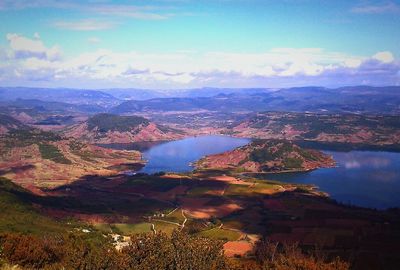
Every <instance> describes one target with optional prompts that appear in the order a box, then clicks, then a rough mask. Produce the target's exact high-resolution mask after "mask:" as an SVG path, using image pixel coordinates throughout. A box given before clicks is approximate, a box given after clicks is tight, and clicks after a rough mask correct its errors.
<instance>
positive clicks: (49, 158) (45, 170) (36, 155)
mask: <svg viewBox="0 0 400 270" xmlns="http://www.w3.org/2000/svg"><path fill="white" fill-rule="evenodd" d="M0 161H1V162H0V176H4V177H7V178H9V179H11V180H13V181H14V182H16V183H18V184H20V185H22V186H24V187H26V188H29V189H31V190H36V188H37V187H54V186H59V185H62V184H65V183H70V182H71V181H75V180H77V179H79V178H81V177H83V176H85V175H93V174H100V175H109V174H113V173H117V172H118V171H119V167H120V166H124V168H127V169H138V168H140V167H141V166H142V160H141V155H140V153H139V152H136V151H119V150H112V149H105V148H102V147H99V146H95V145H91V144H87V143H82V142H80V141H77V140H75V139H66V138H64V137H61V136H59V135H57V134H55V133H52V132H44V131H41V130H37V129H28V130H26V129H16V130H12V131H11V132H9V133H7V134H4V135H2V136H0ZM36 191H38V190H36Z"/></svg>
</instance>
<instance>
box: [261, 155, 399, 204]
mask: <svg viewBox="0 0 400 270" xmlns="http://www.w3.org/2000/svg"><path fill="white" fill-rule="evenodd" d="M323 152H325V153H326V154H329V155H332V156H333V158H334V159H335V160H336V162H337V165H338V167H337V168H329V169H318V170H315V171H312V172H308V173H288V174H274V175H269V176H268V178H269V179H274V180H280V181H285V182H292V183H304V184H315V185H317V186H318V187H319V188H320V190H322V191H325V192H328V193H329V195H330V196H331V197H332V198H334V199H336V200H337V201H340V202H344V203H349V204H353V205H358V206H365V207H372V208H380V209H383V208H388V207H400V153H396V152H379V151H350V152H337V151H323Z"/></svg>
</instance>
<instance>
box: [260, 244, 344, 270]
mask: <svg viewBox="0 0 400 270" xmlns="http://www.w3.org/2000/svg"><path fill="white" fill-rule="evenodd" d="M256 259H257V262H258V264H259V265H261V267H262V269H274V270H292V269H307V270H346V269H349V268H350V265H349V264H348V263H346V262H344V261H342V260H340V259H339V258H334V260H332V261H327V260H326V259H325V258H323V257H322V256H319V255H318V253H317V252H315V251H314V252H310V253H309V254H306V253H303V252H302V251H301V250H300V249H299V248H298V247H297V245H279V244H278V243H270V242H268V241H260V242H259V243H258V245H257V247H256Z"/></svg>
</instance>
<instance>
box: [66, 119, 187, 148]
mask: <svg viewBox="0 0 400 270" xmlns="http://www.w3.org/2000/svg"><path fill="white" fill-rule="evenodd" d="M64 134H65V135H66V136H67V137H73V138H79V139H82V140H85V141H88V142H92V143H100V144H108V143H132V142H138V141H163V140H172V139H178V138H181V137H182V136H183V134H182V133H181V132H180V131H178V130H175V129H172V128H168V127H165V126H161V125H157V124H155V123H153V122H150V121H149V120H147V119H146V118H143V117H140V116H119V115H114V114H106V113H102V114H97V115H94V116H92V117H90V118H89V119H88V120H87V121H85V122H83V123H81V124H78V125H74V126H72V127H71V128H69V129H67V130H66V131H65V133H64Z"/></svg>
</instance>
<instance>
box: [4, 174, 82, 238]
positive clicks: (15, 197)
mask: <svg viewBox="0 0 400 270" xmlns="http://www.w3.org/2000/svg"><path fill="white" fill-rule="evenodd" d="M29 198H30V193H29V192H28V191H26V190H25V189H23V188H21V187H19V186H17V185H15V184H14V183H12V182H11V181H9V180H7V179H5V178H3V177H0V209H1V211H0V232H19V233H29V234H36V235H46V234H54V233H60V232H65V231H66V230H68V229H71V228H72V225H73V223H70V224H67V223H66V222H62V221H55V220H53V219H51V218H48V217H46V216H44V215H41V214H40V213H39V212H38V211H36V210H35V209H34V208H33V207H32V206H31V203H30V200H29ZM74 224H76V223H74Z"/></svg>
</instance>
